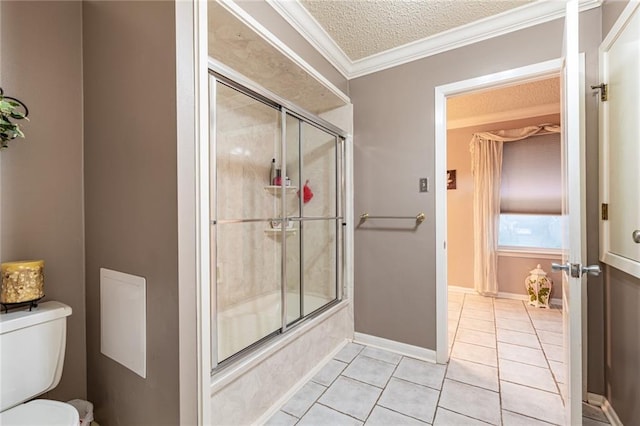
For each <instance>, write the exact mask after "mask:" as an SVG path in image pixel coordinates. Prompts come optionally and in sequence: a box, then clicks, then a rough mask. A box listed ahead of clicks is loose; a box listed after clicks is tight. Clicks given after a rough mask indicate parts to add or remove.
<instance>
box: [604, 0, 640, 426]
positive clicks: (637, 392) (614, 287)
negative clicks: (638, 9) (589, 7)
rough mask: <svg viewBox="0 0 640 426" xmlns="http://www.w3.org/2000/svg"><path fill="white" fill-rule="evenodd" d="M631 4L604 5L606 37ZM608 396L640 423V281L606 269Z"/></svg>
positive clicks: (624, 416) (626, 418)
mask: <svg viewBox="0 0 640 426" xmlns="http://www.w3.org/2000/svg"><path fill="white" fill-rule="evenodd" d="M627 3H628V1H620V0H616V1H611V0H607V1H605V2H604V3H603V6H602V38H604V37H606V36H607V33H608V32H609V30H610V29H611V27H612V26H613V24H614V23H615V21H616V19H618V16H620V13H621V12H622V10H623V9H624V8H625V7H626V5H627ZM605 292H606V294H605V311H606V323H605V327H606V331H605V337H606V340H605V341H606V360H605V362H606V364H605V365H606V367H605V380H606V397H607V399H608V400H609V402H610V403H611V405H612V406H613V408H614V410H615V411H616V413H617V414H618V416H619V417H620V420H621V421H622V423H624V424H625V425H635V424H640V404H638V402H639V401H640V382H639V381H638V372H639V371H640V327H638V325H639V324H640V279H638V278H635V277H632V276H630V275H628V274H626V273H624V272H622V271H619V270H617V269H615V268H612V267H609V266H606V267H605Z"/></svg>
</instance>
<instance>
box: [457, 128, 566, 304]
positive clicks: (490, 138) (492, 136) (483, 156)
mask: <svg viewBox="0 0 640 426" xmlns="http://www.w3.org/2000/svg"><path fill="white" fill-rule="evenodd" d="M559 132H560V126H556V125H549V124H542V125H540V126H529V127H524V128H521V129H509V130H499V131H496V132H482V133H474V135H473V138H472V139H471V143H470V150H471V173H472V174H473V233H474V235H473V249H474V250H473V253H474V255H473V279H474V287H475V289H476V291H477V292H478V293H480V294H482V295H484V296H496V295H497V294H498V256H497V250H498V230H499V221H500V177H501V174H502V144H503V142H511V141H518V140H522V139H526V138H528V137H530V136H534V135H542V134H546V133H559Z"/></svg>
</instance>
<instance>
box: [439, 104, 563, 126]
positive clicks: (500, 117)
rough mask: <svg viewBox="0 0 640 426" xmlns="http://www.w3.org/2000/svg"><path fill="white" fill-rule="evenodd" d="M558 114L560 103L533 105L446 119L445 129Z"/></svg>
mask: <svg viewBox="0 0 640 426" xmlns="http://www.w3.org/2000/svg"><path fill="white" fill-rule="evenodd" d="M550 114H560V103H553V104H544V105H535V106H532V107H527V108H518V109H516V110H510V111H501V112H494V113H490V114H481V115H476V116H473V117H465V118H458V119H456V120H448V121H447V130H453V129H463V128H465V127H471V126H481V125H484V124H491V123H501V122H503V121H511V120H520V119H524V118H532V117H541V116H543V115H550Z"/></svg>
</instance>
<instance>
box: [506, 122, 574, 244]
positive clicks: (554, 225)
mask: <svg viewBox="0 0 640 426" xmlns="http://www.w3.org/2000/svg"><path fill="white" fill-rule="evenodd" d="M560 149H561V147H560V135H559V134H551V135H543V136H534V137H531V138H528V139H525V140H521V141H517V142H506V143H505V144H504V147H503V155H502V179H501V187H500V227H499V234H498V246H500V247H502V248H504V247H517V248H528V249H560V248H562V216H561V214H562V213H561V210H562V208H561V206H562V185H561V153H560Z"/></svg>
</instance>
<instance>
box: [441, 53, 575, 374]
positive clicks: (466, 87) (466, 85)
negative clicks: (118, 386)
mask: <svg viewBox="0 0 640 426" xmlns="http://www.w3.org/2000/svg"><path fill="white" fill-rule="evenodd" d="M580 56H581V61H580V62H581V73H582V74H583V75H584V53H581V55H580ZM561 67H562V59H560V58H558V59H552V60H548V61H544V62H539V63H535V64H531V65H526V66H523V67H519V68H514V69H509V70H505V71H500V72H497V73H493V74H488V75H483V76H479V77H474V78H470V79H467V80H462V81H457V82H454V83H449V84H445V85H441V86H437V87H435V96H434V98H435V205H436V207H435V224H436V361H437V362H438V363H442V364H444V363H446V362H447V359H448V350H449V347H448V318H447V305H448V297H447V288H448V282H447V262H448V260H447V249H446V243H447V192H446V191H447V190H446V187H447V185H446V168H447V166H446V165H447V108H446V106H447V97H449V96H454V95H460V94H464V93H469V92H474V91H479V90H484V89H488V88H492V87H498V86H504V85H506V84H511V83H516V82H522V81H526V80H529V81H530V80H536V79H540V78H545V77H548V76H551V75H559V74H560V71H561ZM583 317H584V315H583Z"/></svg>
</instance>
